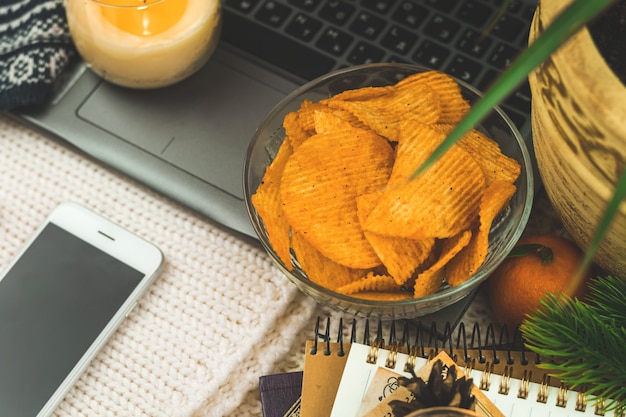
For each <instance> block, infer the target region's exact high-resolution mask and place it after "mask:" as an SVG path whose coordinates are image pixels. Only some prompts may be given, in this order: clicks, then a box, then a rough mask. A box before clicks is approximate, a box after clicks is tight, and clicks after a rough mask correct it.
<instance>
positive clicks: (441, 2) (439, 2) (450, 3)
mask: <svg viewBox="0 0 626 417" xmlns="http://www.w3.org/2000/svg"><path fill="white" fill-rule="evenodd" d="M459 1H461V0H426V1H425V3H427V4H428V6H430V7H434V8H436V9H439V10H441V11H442V12H448V13H449V12H451V11H452V9H454V7H455V6H456V5H457V3H458V2H459Z"/></svg>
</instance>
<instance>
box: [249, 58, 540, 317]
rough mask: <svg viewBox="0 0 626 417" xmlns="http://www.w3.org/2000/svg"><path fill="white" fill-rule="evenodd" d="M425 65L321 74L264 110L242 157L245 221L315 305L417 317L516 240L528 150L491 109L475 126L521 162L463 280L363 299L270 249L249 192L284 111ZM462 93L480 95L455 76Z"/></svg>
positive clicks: (452, 295)
mask: <svg viewBox="0 0 626 417" xmlns="http://www.w3.org/2000/svg"><path fill="white" fill-rule="evenodd" d="M428 70H429V69H428V68H424V67H421V66H416V65H410V64H398V63H390V64H366V65H360V66H355V67H349V68H345V69H341V70H338V71H335V72H332V73H329V74H327V75H324V76H321V77H319V78H317V79H315V80H313V81H311V82H309V83H307V84H305V85H303V86H302V87H300V88H298V89H296V90H295V91H293V92H292V93H291V94H289V95H288V96H286V97H285V98H284V99H283V100H282V101H281V102H279V103H278V104H277V105H276V107H274V109H273V110H272V111H271V112H270V113H269V115H268V116H267V118H266V119H265V120H264V121H263V122H262V123H261V124H260V125H259V127H258V128H257V130H256V132H255V134H254V136H253V138H252V140H251V143H250V145H249V148H248V152H247V155H246V160H245V166H244V180H243V181H244V184H243V186H244V195H245V200H246V206H247V210H248V214H249V216H250V220H251V222H252V225H253V227H254V230H255V232H256V234H257V235H258V238H259V240H260V242H261V244H262V245H263V247H264V248H265V250H266V251H267V252H268V253H269V255H270V256H271V259H272V260H273V262H274V263H275V264H276V266H277V267H278V268H279V269H280V270H281V271H282V273H283V274H285V276H286V277H287V278H288V279H289V280H290V281H291V282H292V283H294V284H295V285H296V286H297V287H298V288H299V289H300V290H301V291H302V292H303V293H305V294H306V295H308V296H310V297H312V298H313V299H314V300H316V301H317V302H318V303H320V304H322V305H326V306H329V307H331V308H333V309H336V310H339V311H342V312H345V313H348V314H352V315H355V316H359V317H376V318H380V319H401V318H419V317H423V316H426V315H429V314H432V313H436V312H437V311H439V310H441V309H443V308H445V307H448V306H450V305H452V304H454V303H456V302H458V301H461V300H462V299H463V298H465V297H467V296H468V295H469V294H470V293H471V292H472V290H473V289H475V288H476V287H477V286H478V285H479V284H480V283H481V282H483V281H484V280H485V279H486V278H487V277H488V276H489V274H490V273H491V272H492V271H493V270H494V269H495V268H496V267H497V266H498V265H499V264H500V263H501V262H502V261H503V260H504V258H505V257H506V256H507V254H508V253H509V252H510V251H511V249H512V248H513V246H514V245H515V243H516V242H517V240H518V239H519V238H520V236H521V234H522V232H523V231H524V228H525V227H526V223H527V221H528V217H529V215H530V209H531V206H532V200H533V173H532V165H531V160H530V156H529V153H528V150H527V148H526V145H525V143H524V140H523V139H522V137H521V135H520V133H519V131H518V130H517V129H516V128H515V126H514V125H513V123H512V122H511V120H510V119H509V118H508V117H507V116H506V115H505V114H504V113H503V112H502V110H500V109H499V108H494V109H493V111H492V112H491V114H490V115H489V116H488V117H486V118H485V119H484V121H483V122H482V123H480V124H479V125H478V126H476V128H477V129H479V130H481V131H482V132H483V133H485V134H487V135H488V136H489V137H490V138H491V139H493V140H495V141H496V142H498V143H499V145H500V147H501V150H502V152H503V153H504V154H506V155H507V156H509V157H511V158H514V159H516V160H517V161H518V162H519V164H520V166H521V173H520V176H519V178H518V179H517V182H516V184H515V185H516V186H517V191H516V192H515V195H514V196H513V197H512V198H511V200H510V202H509V205H508V207H506V208H505V209H504V210H503V211H502V212H501V213H500V214H499V215H498V217H497V218H496V219H495V220H494V222H493V224H492V227H491V230H490V234H489V250H488V254H487V257H486V259H485V261H484V262H483V264H482V266H481V267H480V268H479V269H478V270H477V271H476V273H475V274H474V275H473V276H471V277H470V278H469V279H468V280H467V281H465V282H464V283H462V284H460V285H458V286H456V287H451V286H449V285H447V284H444V285H442V286H441V288H439V290H438V291H437V292H436V293H434V294H432V295H430V296H426V297H422V298H415V299H410V300H400V301H379V300H366V299H360V298H356V297H351V296H345V295H340V294H337V293H335V292H333V291H330V290H328V289H326V288H324V287H322V286H320V285H318V284H316V283H314V282H312V281H310V280H309V279H308V278H307V276H306V274H305V273H304V271H302V270H301V269H299V268H298V266H297V263H296V265H295V266H294V268H293V269H292V270H291V271H290V270H289V269H287V268H286V266H285V265H284V264H283V263H282V262H281V260H280V258H279V257H278V256H277V255H276V253H275V252H274V251H273V249H272V246H271V244H270V242H269V240H268V236H267V233H266V231H265V227H264V224H263V220H262V219H261V218H260V216H259V215H258V213H257V212H256V210H255V208H254V206H253V204H252V202H251V196H252V195H253V194H254V193H255V191H256V189H257V187H258V186H259V184H260V182H261V180H262V178H263V175H264V173H265V169H266V167H267V166H268V165H269V164H270V163H271V162H272V160H273V158H274V156H275V155H276V152H277V151H278V148H279V147H280V144H281V143H282V141H283V139H284V138H285V132H284V129H283V127H282V123H283V119H284V117H285V115H286V114H287V113H290V112H292V111H296V110H298V109H299V108H300V104H301V103H302V102H303V101H304V100H311V101H314V102H317V101H319V100H321V99H324V98H328V97H331V96H333V95H335V94H337V93H340V92H342V91H345V90H351V89H356V88H361V87H371V86H385V85H392V84H395V83H396V82H397V81H398V80H399V79H401V78H403V77H405V76H407V75H409V74H414V73H416V72H423V71H428ZM457 82H458V83H459V85H460V86H461V90H462V94H463V96H464V98H465V99H467V100H468V101H469V102H470V103H472V102H475V101H476V100H477V99H478V98H479V97H480V93H479V92H478V91H476V90H475V89H474V88H473V87H471V86H469V85H468V84H466V83H464V82H462V81H460V80H457Z"/></svg>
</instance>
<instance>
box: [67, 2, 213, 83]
mask: <svg viewBox="0 0 626 417" xmlns="http://www.w3.org/2000/svg"><path fill="white" fill-rule="evenodd" d="M65 7H66V14H67V19H68V24H69V27H70V32H71V34H72V39H73V40H74V43H75V45H76V48H77V49H78V51H79V53H80V54H81V56H82V57H83V59H84V60H85V62H87V64H88V65H89V66H90V67H91V68H92V69H93V70H94V71H95V72H96V73H97V74H99V75H100V76H102V77H103V78H105V79H106V80H108V81H111V82H113V83H115V84H119V85H122V86H126V87H134V88H155V87H162V86H165V85H170V84H174V83H176V82H178V81H180V80H182V79H184V78H186V77H188V76H189V75H191V74H193V73H194V72H196V71H197V70H198V69H199V68H200V67H202V65H204V63H205V62H206V61H207V60H208V58H209V57H210V55H211V54H212V52H213V50H214V49H215V46H216V45H217V41H218V39H219V34H220V23H221V15H220V0H66V2H65Z"/></svg>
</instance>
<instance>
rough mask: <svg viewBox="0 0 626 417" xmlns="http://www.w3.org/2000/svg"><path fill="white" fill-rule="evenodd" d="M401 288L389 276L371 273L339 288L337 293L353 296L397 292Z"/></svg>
mask: <svg viewBox="0 0 626 417" xmlns="http://www.w3.org/2000/svg"><path fill="white" fill-rule="evenodd" d="M397 291H400V286H399V285H398V284H396V282H395V280H394V279H393V277H390V276H389V275H376V274H374V273H369V274H367V275H366V276H364V277H363V278H361V279H358V280H356V281H353V282H351V283H349V284H346V285H342V286H341V287H339V288H337V290H336V292H337V293H338V294H343V295H352V294H356V293H362V292H397Z"/></svg>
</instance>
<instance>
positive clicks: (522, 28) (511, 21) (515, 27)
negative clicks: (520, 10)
mask: <svg viewBox="0 0 626 417" xmlns="http://www.w3.org/2000/svg"><path fill="white" fill-rule="evenodd" d="M491 33H492V34H493V35H494V36H497V37H499V38H502V39H504V40H505V41H508V42H515V40H516V39H517V38H518V36H520V35H521V34H524V36H527V35H528V27H526V25H525V24H524V22H522V21H521V20H520V19H518V18H516V17H513V16H509V15H506V14H505V15H503V16H502V17H501V18H500V20H499V21H498V23H496V25H495V26H494V28H493V30H492V31H491Z"/></svg>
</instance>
